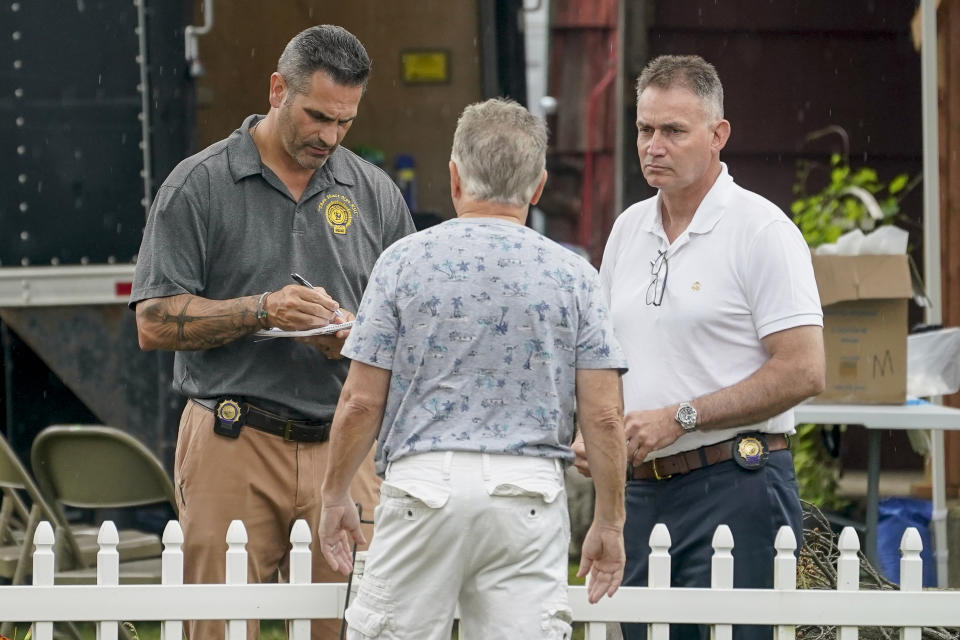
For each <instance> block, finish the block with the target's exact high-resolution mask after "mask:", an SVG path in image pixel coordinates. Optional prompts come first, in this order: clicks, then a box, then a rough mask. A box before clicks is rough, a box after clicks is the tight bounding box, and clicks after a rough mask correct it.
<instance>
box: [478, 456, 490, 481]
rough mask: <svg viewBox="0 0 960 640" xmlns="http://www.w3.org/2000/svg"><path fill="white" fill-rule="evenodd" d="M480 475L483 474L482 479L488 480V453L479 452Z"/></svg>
mask: <svg viewBox="0 0 960 640" xmlns="http://www.w3.org/2000/svg"><path fill="white" fill-rule="evenodd" d="M480 475H481V476H483V479H484V481H487V480H490V454H489V453H481V454H480Z"/></svg>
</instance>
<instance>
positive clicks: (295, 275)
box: [290, 273, 344, 318]
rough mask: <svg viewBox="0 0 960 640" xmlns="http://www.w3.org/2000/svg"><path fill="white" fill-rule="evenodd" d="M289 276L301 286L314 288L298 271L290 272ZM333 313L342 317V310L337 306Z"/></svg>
mask: <svg viewBox="0 0 960 640" xmlns="http://www.w3.org/2000/svg"><path fill="white" fill-rule="evenodd" d="M290 277H291V278H293V279H294V281H295V282H296V283H297V284H299V285H303V286H304V287H306V288H307V289H313V288H314V287H313V285H312V284H310V283H309V282H308V281H307V279H306V278H304V277H303V276H302V275H300V274H299V273H291V274H290ZM333 315H335V316H337V317H338V318H343V317H344V315H343V311H340V309H339V308H338V309H337V310H336V311H334V312H333Z"/></svg>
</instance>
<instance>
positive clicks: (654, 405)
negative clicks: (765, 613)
mask: <svg viewBox="0 0 960 640" xmlns="http://www.w3.org/2000/svg"><path fill="white" fill-rule="evenodd" d="M637 129H638V137H637V151H638V153H639V156H640V163H641V168H642V170H643V175H644V178H646V180H647V182H648V183H649V184H650V186H652V187H656V188H657V189H659V192H658V194H657V195H656V196H655V197H653V198H650V199H648V200H644V201H642V202H639V203H637V204H634V205H633V206H631V207H629V208H628V209H627V210H626V211H624V213H623V214H622V215H621V216H620V217H619V218H618V219H617V221H616V224H615V225H614V227H613V230H612V232H611V234H610V238H609V240H608V242H607V246H606V250H605V251H604V255H603V264H602V267H601V270H600V274H601V281H602V285H603V288H604V292H605V293H606V295H607V296H608V301H609V304H610V310H611V315H612V317H613V322H614V332H615V334H616V337H617V340H618V341H619V342H620V344H621V345H622V346H623V349H624V352H625V353H626V356H627V362H628V364H629V366H630V370H629V371H628V372H627V373H626V374H625V375H624V377H623V387H624V389H623V392H624V407H625V411H626V416H625V420H624V426H625V431H626V436H627V455H628V457H629V462H630V465H631V470H630V471H628V478H627V488H626V504H627V521H626V525H625V527H624V539H625V546H626V550H627V564H626V569H625V572H624V581H623V584H625V585H632V586H645V585H646V584H647V559H648V556H649V553H650V550H649V544H648V543H649V537H650V532H651V530H652V528H653V526H654V524H656V523H658V522H663V523H665V524H666V525H667V527H668V529H669V531H670V536H671V540H672V546H671V551H670V553H671V557H672V567H673V573H672V576H673V584H674V586H681V587H709V586H710V560H711V556H712V553H713V551H712V548H711V540H712V537H713V534H714V531H715V530H716V527H717V526H718V525H720V524H727V525H729V526H730V528H731V530H732V532H733V538H734V545H735V546H734V550H733V555H734V586H735V587H752V588H761V587H771V586H772V585H773V559H774V549H773V542H774V539H775V536H776V533H777V531H778V529H779V528H780V527H781V526H782V525H790V526H791V527H792V528H793V529H794V531H795V532H796V534H797V538H798V540H800V539H801V533H802V528H801V527H802V525H801V510H800V503H799V499H798V496H797V487H796V479H795V477H794V471H793V460H792V457H791V455H790V452H789V450H788V449H787V440H786V435H787V434H791V433H793V431H794V422H793V414H792V412H791V411H790V409H791V407H793V406H794V405H795V404H797V403H798V402H801V401H802V400H804V399H806V398H808V397H810V396H813V395H816V394H817V393H819V392H820V391H821V390H822V389H823V385H824V354H823V336H822V326H823V316H822V311H821V308H820V300H819V296H818V293H817V287H816V282H815V280H814V277H813V269H812V266H811V262H810V254H809V251H808V249H807V247H806V244H805V243H804V241H803V238H802V236H801V234H800V232H799V230H798V229H797V228H796V226H795V225H794V224H793V223H792V222H791V221H790V220H789V219H788V218H787V216H786V215H784V214H783V212H782V211H781V210H780V209H778V208H777V207H776V206H775V205H774V204H772V203H771V202H769V201H767V200H765V199H764V198H762V197H760V196H758V195H756V194H754V193H751V192H749V191H747V190H745V189H743V188H742V187H740V186H738V185H737V184H735V183H734V181H733V178H732V177H731V176H730V174H729V173H728V172H727V167H726V165H725V164H723V163H721V162H720V150H721V149H723V147H724V145H725V144H726V142H727V139H728V138H729V136H730V123H729V122H727V121H726V120H724V119H723V88H722V86H721V84H720V79H719V78H718V76H717V73H716V70H715V69H714V68H713V66H712V65H710V64H709V63H707V62H706V61H704V60H703V59H702V58H700V57H698V56H662V57H659V58H657V59H655V60H653V61H652V62H651V63H650V64H649V65H648V66H647V67H646V69H645V70H644V71H643V73H642V74H641V75H640V78H639V80H638V81H637ZM575 448H576V447H575ZM578 467H580V468H581V470H582V471H584V472H587V473H588V472H589V470H588V468H587V466H586V464H585V459H583V458H582V457H580V459H579V460H578ZM623 632H624V637H625V638H627V639H628V640H630V639H634V638H643V637H645V625H640V624H636V625H623ZM708 637H709V628H708V627H706V626H698V625H673V626H672V627H671V638H672V640H678V639H684V640H686V639H691V638H698V639H699V638H702V639H706V638H708ZM734 637H735V638H738V640H743V639H745V638H760V637H766V638H769V637H770V628H769V627H759V626H740V627H735V628H734Z"/></svg>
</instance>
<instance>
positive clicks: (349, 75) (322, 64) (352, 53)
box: [277, 24, 371, 99]
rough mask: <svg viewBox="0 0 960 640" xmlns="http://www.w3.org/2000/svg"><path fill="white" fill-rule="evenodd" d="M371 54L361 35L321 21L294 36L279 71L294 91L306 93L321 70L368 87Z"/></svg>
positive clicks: (348, 83) (350, 83)
mask: <svg viewBox="0 0 960 640" xmlns="http://www.w3.org/2000/svg"><path fill="white" fill-rule="evenodd" d="M370 67H371V64H370V56H368V55H367V50H366V49H365V48H364V47H363V44H361V43H360V41H359V40H357V37H356V36H355V35H353V34H352V33H350V32H349V31H347V30H346V29H344V28H343V27H338V26H336V25H332V24H321V25H317V26H315V27H310V28H309V29H306V30H304V31H301V32H300V33H298V34H297V35H295V36H294V37H293V39H292V40H290V42H288V43H287V46H286V47H284V49H283V53H282V54H280V60H279V61H278V62H277V72H278V73H279V74H280V75H282V76H283V79H284V80H286V82H287V85H288V86H289V87H290V88H291V89H292V90H293V93H291V94H290V99H292V97H293V94H295V93H300V94H303V93H305V92H306V91H307V88H308V87H309V86H310V80H311V79H312V78H313V74H314V73H316V72H317V71H323V72H324V73H326V74H329V76H330V77H331V78H333V81H334V82H336V83H337V84H339V85H343V86H346V87H359V86H362V87H364V88H366V86H367V79H368V78H369V77H370Z"/></svg>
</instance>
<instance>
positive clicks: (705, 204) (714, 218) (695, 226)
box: [642, 162, 733, 238]
mask: <svg viewBox="0 0 960 640" xmlns="http://www.w3.org/2000/svg"><path fill="white" fill-rule="evenodd" d="M731 186H733V177H731V176H730V173H729V172H728V171H727V165H726V163H723V162H721V163H720V175H718V176H717V179H716V180H715V181H714V183H713V186H712V187H710V190H709V191H707V195H705V196H704V197H703V200H701V201H700V205H699V206H698V207H697V210H696V212H694V214H693V220H691V221H690V224H689V225H688V226H687V229H686V231H684V233H701V234H702V233H709V232H710V231H711V230H712V229H713V228H714V227H715V226H716V224H717V222H719V221H720V218H722V217H723V214H724V212H725V211H726V208H727V206H726V205H727V198H726V196H727V193H729V191H730V187H731ZM660 198H661V193H660V192H659V191H657V195H656V200H655V201H654V210H653V215H651V216H648V217H647V219H646V221H645V222H644V224H643V225H642V229H643V230H644V231H646V232H648V233H652V234H654V235H659V236H662V237H664V238H666V233H665V232H664V230H663V215H662V214H661V209H660Z"/></svg>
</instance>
